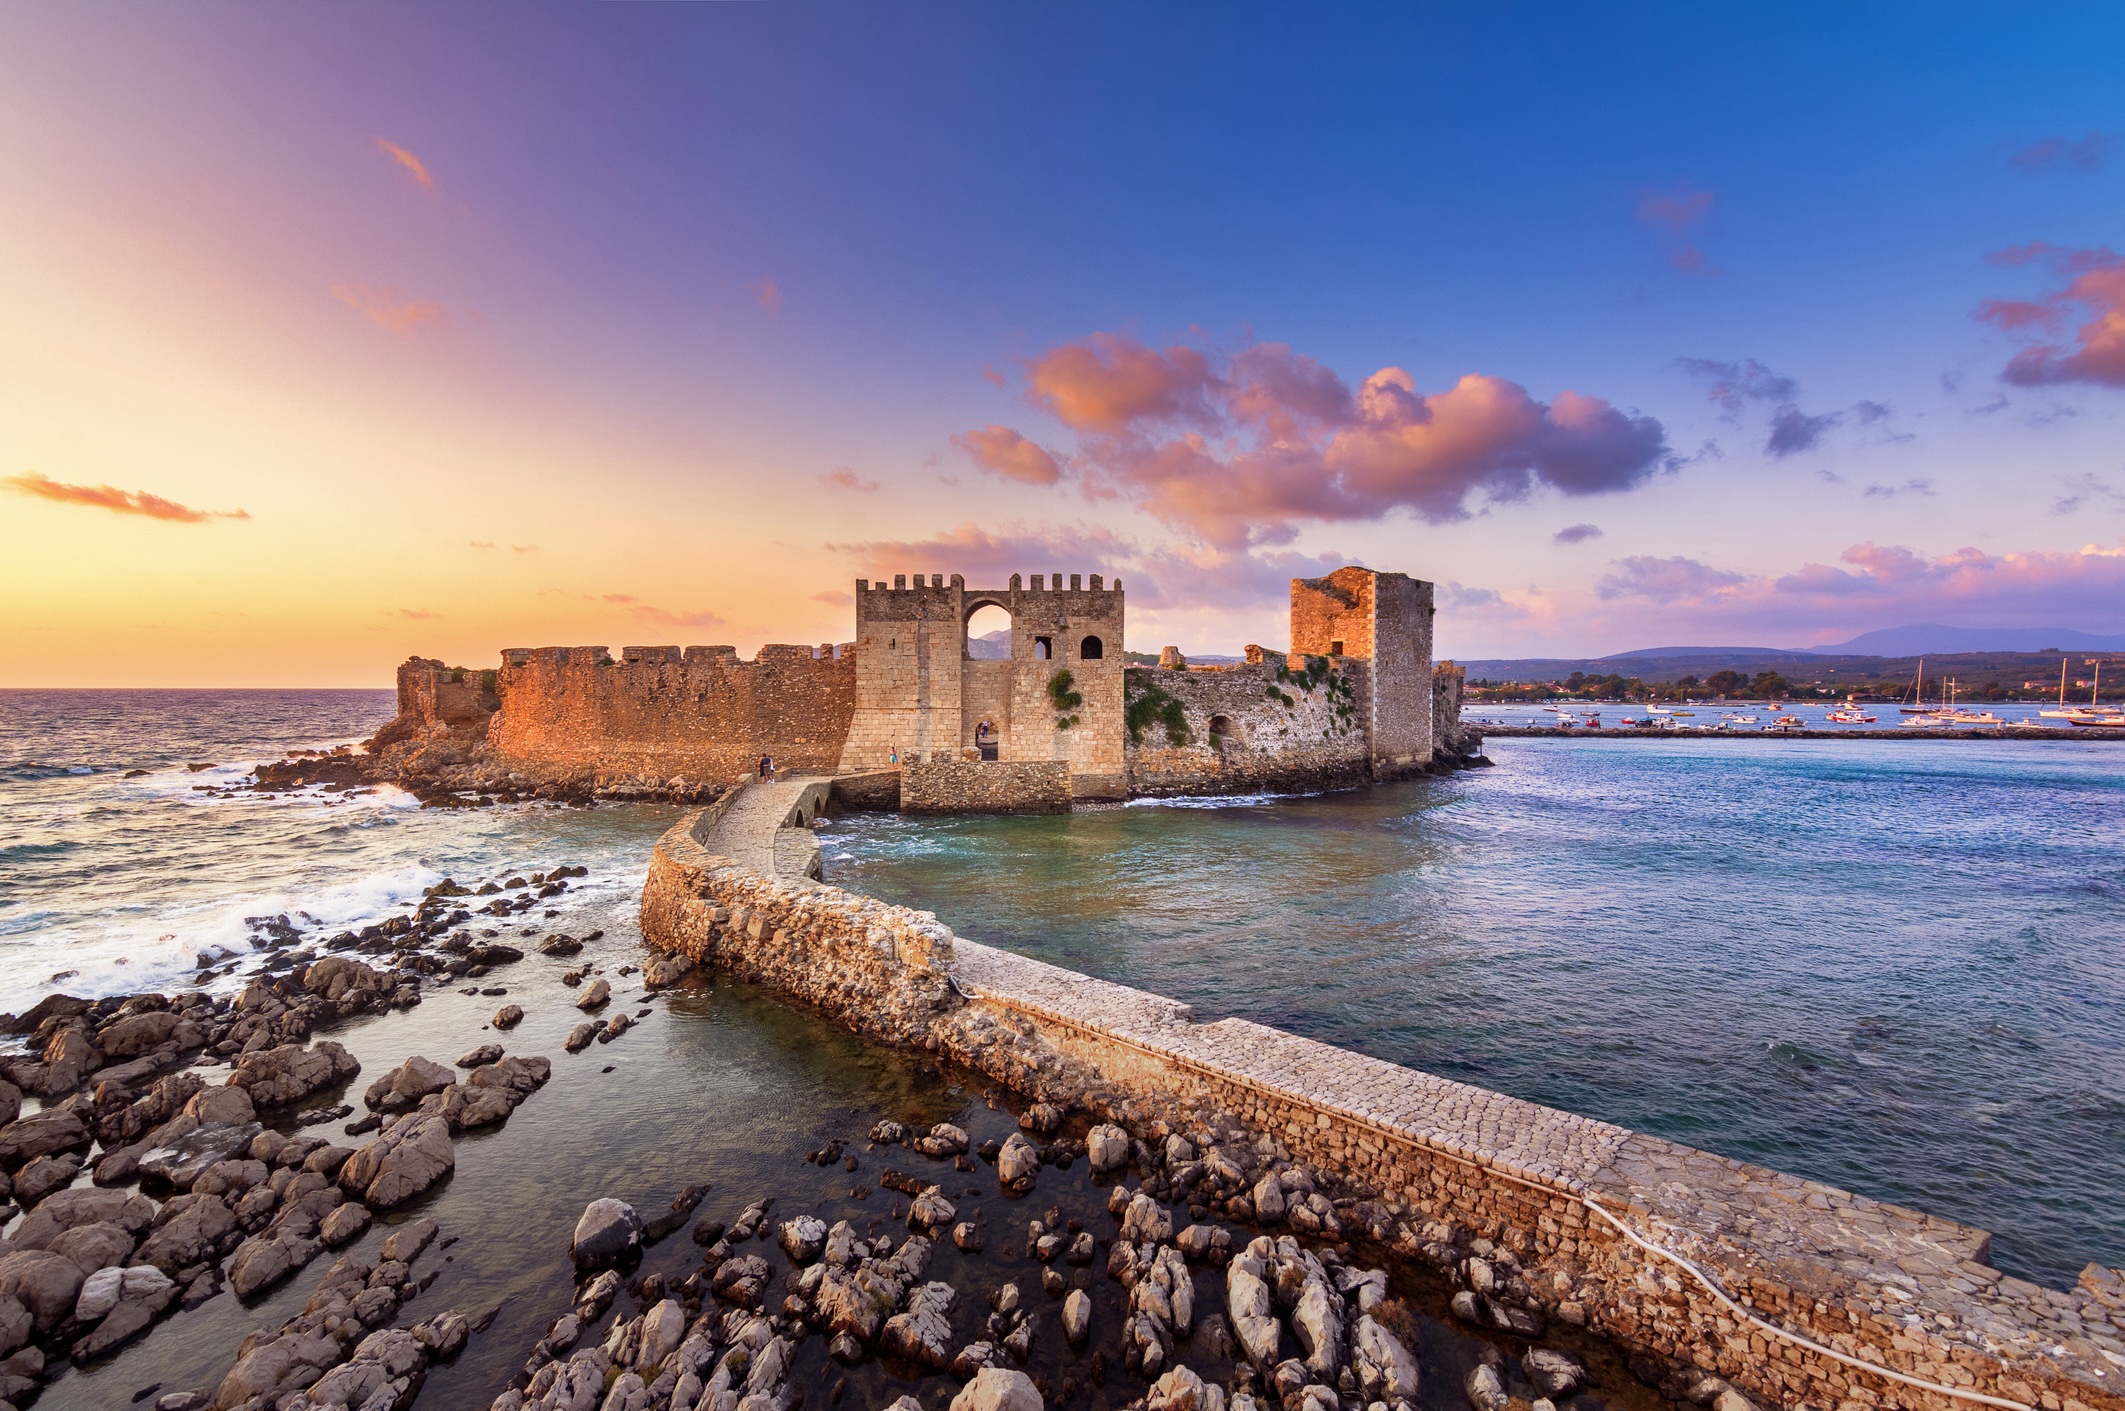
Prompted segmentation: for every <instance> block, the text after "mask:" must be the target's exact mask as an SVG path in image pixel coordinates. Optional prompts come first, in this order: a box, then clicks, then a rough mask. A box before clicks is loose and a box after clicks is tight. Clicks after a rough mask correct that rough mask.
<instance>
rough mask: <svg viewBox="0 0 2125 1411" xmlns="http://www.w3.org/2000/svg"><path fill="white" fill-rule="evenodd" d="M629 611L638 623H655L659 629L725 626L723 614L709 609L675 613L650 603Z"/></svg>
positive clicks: (638, 604)
mask: <svg viewBox="0 0 2125 1411" xmlns="http://www.w3.org/2000/svg"><path fill="white" fill-rule="evenodd" d="M627 611H628V615H629V616H631V617H633V618H635V619H636V620H637V621H641V622H650V623H654V624H656V625H657V626H659V627H721V626H723V625H724V618H723V616H722V614H720V613H715V612H710V611H709V610H708V609H707V608H698V609H696V610H695V611H693V612H673V611H671V610H670V609H668V608H660V607H652V606H651V605H649V604H648V603H637V604H636V605H635V606H633V607H631V608H629V609H628V610H627Z"/></svg>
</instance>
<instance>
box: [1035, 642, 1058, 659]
mask: <svg viewBox="0 0 2125 1411" xmlns="http://www.w3.org/2000/svg"><path fill="white" fill-rule="evenodd" d="M1054 655H1055V645H1054V643H1053V642H1052V641H1051V640H1050V639H1049V638H1046V637H1035V638H1034V639H1033V659H1034V660H1035V661H1047V660H1048V659H1049V658H1051V657H1053V656H1054Z"/></svg>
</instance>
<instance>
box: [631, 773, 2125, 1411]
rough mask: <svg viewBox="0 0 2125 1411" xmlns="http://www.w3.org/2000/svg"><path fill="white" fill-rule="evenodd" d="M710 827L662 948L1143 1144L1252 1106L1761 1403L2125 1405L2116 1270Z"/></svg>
mask: <svg viewBox="0 0 2125 1411" xmlns="http://www.w3.org/2000/svg"><path fill="white" fill-rule="evenodd" d="M701 826H702V825H701V822H700V818H699V816H698V815H696V816H694V817H690V818H689V819H688V820H686V821H684V822H682V823H681V824H680V825H678V826H677V827H675V828H673V829H672V830H671V831H670V832H668V833H667V834H666V835H665V836H664V838H663V839H662V840H661V841H660V842H659V844H658V846H657V849H656V852H655V855H654V857H653V859H652V862H651V866H650V872H649V878H648V882H647V884H646V885H645V887H644V890H643V896H642V931H643V935H644V936H645V938H647V939H648V941H649V943H650V944H651V945H652V946H655V947H659V948H662V949H667V950H675V951H681V952H684V953H686V954H688V955H690V956H693V957H695V958H696V959H699V960H702V961H705V962H709V963H713V964H715V965H718V966H720V967H722V968H724V969H726V970H729V971H732V972H734V973H737V974H740V975H744V976H747V977H749V978H752V979H755V980H758V981H761V982H763V983H766V984H769V985H772V986H774V987H775V988H777V989H779V990H781V991H782V992H784V993H786V994H789V995H792V996H794V997H797V998H799V999H802V1000H804V1001H806V1002H808V1003H810V1004H813V1005H816V1006H818V1007H819V1008H820V1009H822V1010H824V1011H825V1012H827V1013H828V1014H831V1015H833V1016H834V1017H836V1018H837V1019H839V1020H841V1021H842V1022H845V1023H847V1024H849V1025H850V1026H851V1027H853V1028H856V1029H859V1030H862V1031H865V1032H868V1033H872V1034H875V1035H877V1036H879V1037H881V1038H884V1039H887V1040H890V1041H893V1042H896V1043H903V1044H913V1045H919V1046H922V1047H925V1048H929V1049H932V1050H935V1051H939V1052H943V1053H946V1054H949V1055H950V1056H952V1057H953V1058H955V1059H957V1060H959V1061H961V1062H963V1063H966V1064H967V1065H969V1066H971V1067H973V1068H975V1069H977V1070H979V1071H981V1072H983V1073H986V1074H988V1075H989V1076H990V1077H992V1078H994V1079H996V1080H997V1081H1000V1082H1003V1083H1006V1084H1008V1085H1009V1086H1011V1087H1012V1088H1014V1089H1016V1090H1018V1091H1020V1092H1024V1093H1028V1094H1037V1095H1039V1096H1042V1097H1045V1098H1048V1099H1050V1100H1053V1101H1059V1102H1064V1103H1075V1104H1078V1105H1080V1106H1083V1107H1085V1108H1087V1109H1089V1110H1091V1111H1092V1112H1094V1113H1095V1114H1097V1115H1099V1116H1102V1117H1107V1118H1110V1119H1112V1120H1118V1121H1121V1122H1123V1123H1124V1125H1128V1126H1131V1127H1132V1129H1134V1130H1137V1131H1138V1132H1139V1134H1143V1133H1145V1132H1147V1131H1150V1130H1155V1128H1154V1125H1153V1124H1155V1123H1157V1122H1159V1121H1166V1122H1171V1123H1174V1124H1176V1125H1179V1126H1182V1127H1186V1126H1188V1125H1190V1124H1191V1123H1193V1122H1196V1121H1200V1120H1202V1119H1203V1118H1204V1116H1205V1114H1209V1113H1222V1114H1229V1115H1230V1116H1234V1117H1237V1118H1239V1119H1240V1120H1241V1121H1242V1122H1244V1123H1245V1124H1246V1125H1248V1126H1249V1127H1251V1128H1253V1129H1254V1130H1255V1131H1258V1132H1262V1133H1267V1134H1270V1135H1272V1136H1274V1137H1275V1138H1276V1139H1277V1140H1278V1141H1279V1142H1281V1143H1282V1144H1283V1145H1284V1146H1285V1147H1286V1148H1287V1149H1288V1150H1289V1151H1290V1152H1291V1153H1292V1155H1293V1156H1294V1157H1295V1158H1297V1159H1300V1160H1304V1161H1306V1162H1307V1163H1309V1164H1311V1165H1313V1166H1315V1167H1316V1168H1317V1169H1318V1170H1320V1171H1322V1172H1324V1173H1327V1174H1329V1175H1332V1176H1335V1177H1337V1178H1340V1179H1344V1180H1349V1181H1354V1182H1360V1183H1363V1184H1364V1185H1365V1186H1367V1187H1370V1188H1372V1189H1373V1190H1376V1191H1378V1192H1380V1193H1381V1194H1382V1195H1383V1196H1384V1197H1386V1198H1387V1199H1388V1200H1390V1201H1391V1202H1392V1203H1393V1208H1394V1209H1395V1210H1396V1211H1397V1213H1398V1214H1399V1215H1400V1216H1402V1217H1403V1221H1402V1224H1401V1225H1400V1227H1399V1228H1398V1231H1397V1233H1396V1235H1395V1238H1396V1239H1397V1241H1398V1243H1399V1244H1401V1246H1402V1247H1403V1248H1404V1250H1405V1252H1415V1250H1416V1248H1417V1240H1418V1236H1417V1235H1416V1234H1415V1233H1414V1229H1415V1227H1416V1226H1417V1225H1418V1224H1419V1223H1421V1222H1424V1221H1445V1222H1449V1223H1452V1224H1454V1225H1457V1226H1460V1227H1463V1228H1472V1229H1475V1230H1477V1231H1479V1232H1480V1233H1482V1234H1483V1235H1485V1236H1486V1237H1489V1238H1492V1239H1494V1240H1497V1241H1499V1242H1500V1243H1502V1244H1505V1245H1507V1246H1509V1247H1511V1248H1513V1249H1514V1250H1515V1251H1517V1252H1518V1253H1519V1254H1520V1256H1521V1262H1522V1264H1523V1266H1524V1267H1525V1269H1526V1270H1527V1273H1528V1279H1529V1283H1530V1284H1531V1285H1532V1286H1533V1287H1534V1289H1535V1291H1536V1293H1537V1294H1538V1295H1539V1296H1540V1297H1541V1299H1542V1300H1543V1302H1545V1303H1546V1304H1547V1305H1548V1306H1549V1307H1550V1309H1551V1311H1552V1312H1553V1314H1554V1315H1555V1316H1559V1317H1563V1318H1566V1319H1568V1320H1578V1319H1583V1320H1584V1321H1585V1322H1586V1323H1587V1325H1588V1326H1589V1327H1591V1328H1593V1329H1595V1330H1596V1331H1600V1332H1603V1333H1605V1334H1607V1335H1610V1336H1612V1337H1616V1338H1618V1339H1620V1340H1623V1341H1625V1342H1627V1343H1630V1344H1634V1345H1637V1346H1640V1347H1645V1348H1650V1349H1654V1350H1657V1351H1660V1352H1662V1353H1664V1354H1667V1355H1670V1356H1673V1357H1676V1358H1679V1359H1682V1360H1685V1361H1689V1362H1694V1363H1695V1364H1697V1365H1699V1366H1702V1367H1705V1368H1707V1369H1710V1370H1714V1371H1716V1372H1718V1373H1719V1374H1720V1375H1722V1376H1725V1377H1726V1378H1728V1379H1729V1380H1730V1381H1732V1382H1734V1383H1735V1384H1736V1385H1738V1386H1741V1387H1744V1388H1746V1389H1748V1390H1749V1391H1750V1392H1751V1393H1752V1394H1753V1395H1754V1396H1756V1397H1758V1398H1759V1399H1760V1400H1762V1401H1764V1402H1766V1403H1775V1404H1783V1405H1786V1406H1790V1407H1796V1408H1810V1409H1811V1411H1831V1408H1848V1407H1886V1406H1894V1407H1910V1408H1924V1411H1947V1408H1950V1407H1963V1408H1967V1407H1969V1406H1971V1405H1973V1404H1984V1402H1983V1400H1982V1399H1984V1398H1990V1399H1992V1402H1993V1404H2007V1405H2015V1406H2028V1407H2044V1408H2047V1411H2084V1409H2085V1411H2125V1281H2121V1280H2120V1276H2119V1275H2118V1274H2117V1273H2116V1272H2115V1271H2111V1270H2104V1269H2100V1268H2098V1267H2096V1266H2093V1265H2091V1266H2090V1268H2089V1270H2088V1271H2087V1272H2086V1273H2084V1275H2083V1276H2082V1280H2081V1283H2080V1285H2079V1286H2078V1287H2077V1288H2075V1289H2072V1290H2067V1291H2058V1290H2048V1289H2042V1288H2038V1287H2036V1286H2034V1285H2031V1284H2027V1283H2024V1282H2022V1281H2020V1280H2017V1279H2013V1278H2010V1277H2007V1276H2004V1275H2002V1274H2000V1273H1999V1272H1998V1271H1997V1270H1995V1269H1991V1268H1989V1267H1988V1266H1986V1265H1985V1264H1984V1262H1983V1260H1984V1257H1985V1253H1986V1249H1987V1246H1988V1243H1989V1238H1990V1237H1989V1236H1987V1235H1986V1234H1985V1233H1984V1232H1983V1231H1980V1230H1975V1229H1971V1228H1969V1227H1967V1226H1963V1225H1959V1224H1956V1223H1954V1222H1952V1221H1947V1220H1941V1219H1937V1218H1934V1217H1931V1216H1927V1215H1923V1214H1920V1213H1918V1212H1915V1211H1910V1210H1905V1209H1902V1208H1900V1207H1897V1206H1893V1205H1887V1204H1883V1203H1880V1202H1876V1201H1870V1200H1868V1199H1866V1198H1864V1197H1861V1196H1855V1195H1851V1194H1849V1193H1847V1192H1843V1191H1839V1190H1836V1189H1834V1188H1832V1187H1828V1186H1824V1185H1821V1184H1819V1183H1816V1182H1811V1181H1802V1180H1799V1179H1796V1178H1794V1177H1791V1176H1786V1175H1782V1174H1780V1173H1778V1172H1774V1171H1769V1170H1765V1169H1763V1168H1761V1167H1755V1166H1750V1165H1747V1164H1746V1163H1743V1162H1738V1161H1731V1160H1727V1159H1725V1158H1722V1157H1717V1156H1713V1155H1710V1154H1709V1153H1705V1152H1701V1151H1696V1150H1693V1149H1691V1148H1688V1147H1683V1146H1679V1145H1677V1144H1675V1143H1672V1142H1667V1141H1663V1140H1660V1139H1658V1138H1654V1137H1648V1136H1645V1135H1643V1134H1640V1133H1634V1132H1630V1131H1627V1130H1625V1129H1623V1128H1620V1127H1615V1126H1612V1125H1610V1124H1607V1123H1603V1122H1597V1121H1593V1120H1591V1119H1587V1118H1583V1117H1577V1116H1574V1115H1572V1114H1570V1113H1565V1112H1559V1111H1555V1110H1553V1109H1549V1108H1544V1107H1540V1106H1537V1105H1536V1104H1533V1103H1527V1102H1522V1101H1519V1100H1517V1099H1514V1098H1509V1097H1505V1096H1503V1095H1501V1094H1498V1093H1492V1092H1487V1091H1485V1090H1483V1089H1480V1088H1474V1087H1470V1086H1468V1085H1466V1084H1461V1083H1455V1082H1450V1081H1448V1080H1446V1079H1443V1078H1438V1077H1435V1076H1432V1075H1430V1074H1426V1073H1421V1072H1416V1071H1413V1070H1410V1069H1407V1068H1401V1067H1398V1066H1396V1065H1394V1064H1389V1063H1384V1062H1381V1061H1379V1060H1377V1059H1372V1058H1367V1057H1364V1056H1363V1055H1359V1054H1354V1053H1349V1052H1345V1051H1343V1050H1339V1049H1336V1048H1333V1047H1330V1046H1328V1045H1325V1044H1320V1043H1316V1042H1314V1041H1312V1040H1308V1039H1303V1038H1299V1037H1297V1036H1295V1035H1291V1034H1286V1033H1282V1032H1280V1031H1277V1030H1274V1029H1269V1028H1265V1027H1263V1026H1261V1025H1257V1024H1253V1023H1249V1022H1247V1021H1245V1020H1238V1019H1224V1020H1219V1021H1217V1022H1215V1023H1209V1024H1202V1023H1197V1022H1195V1019H1194V1016H1193V1014H1192V1013H1191V1012H1190V1011H1189V1010H1188V1009H1187V1007H1185V1006H1183V1005H1179V1004H1176V1003H1174V1002H1173V1001H1171V1000H1167V999H1163V998H1161V997H1159V996H1156V995H1151V994H1146V993H1144V992H1142V991H1139V990H1133V989H1129V988H1127V987H1124V986H1120V985H1113V984H1108V983H1106V982H1104V981H1100V980H1094V979H1090V978H1088V977H1086V976H1082V975H1076V974H1073V973H1071V972H1068V971H1065V970H1061V969H1058V968H1056V967H1054V966H1049V965H1045V964H1042V963H1041V962H1038V961H1034V960H1030V959H1027V958H1025V957H1022V956H1017V955H1013V954H1010V953H1008V952H1005V951H999V950H996V949H993V948H991V947H987V946H982V945H978V944H975V943H973V942H970V941H968V940H966V939H965V938H963V937H955V936H953V934H952V933H951V931H950V930H949V929H948V928H947V927H945V926H944V925H943V924H942V923H940V922H939V921H938V920H937V918H936V917H935V916H933V915H931V914H929V913H927V912H920V911H912V910H909V909H907V908H903V907H895V906H889V905H886V904H884V903H881V902H878V901H875V900H872V899H870V898H865V897H861V896H857V895H853V894H851V893H848V892H845V891H841V890H839V889H836V888H833V887H827V886H823V885H820V884H818V883H816V882H814V881H811V880H809V879H808V878H805V877H803V876H802V875H799V874H797V873H794V872H792V871H790V870H789V869H788V868H783V869H781V870H780V871H779V872H777V871H774V870H770V871H755V870H751V869H747V868H744V867H741V866H739V865H737V864H736V863H735V862H733V861H732V860H730V859H729V858H726V857H721V856H717V855H714V854H711V853H710V852H708V851H707V850H706V849H705V848H704V847H703V846H702V844H701V841H700V837H701V833H700V832H699V830H700V828H701ZM789 831H792V832H797V831H802V830H796V829H792V830H789ZM776 856H778V857H779V856H780V854H779V853H778V854H776ZM1600 1212H1606V1213H1600ZM1619 1224H1620V1225H1622V1226H1626V1227H1628V1228H1629V1229H1631V1230H1632V1231H1634V1232H1635V1233H1636V1234H1637V1236H1638V1237H1640V1238H1642V1239H1644V1240H1646V1241H1648V1242H1650V1243H1651V1244H1652V1245H1654V1246H1656V1247H1658V1248H1659V1249H1661V1250H1664V1251H1669V1252H1671V1253H1672V1254H1674V1255H1679V1256H1681V1257H1682V1258H1686V1259H1688V1260H1689V1261H1691V1262H1692V1263H1693V1264H1694V1265H1696V1266H1697V1267H1698V1268H1699V1269H1702V1270H1703V1271H1704V1272H1705V1274H1706V1275H1707V1276H1708V1277H1709V1278H1710V1279H1711V1280H1713V1281H1715V1282H1716V1283H1717V1285H1718V1286H1719V1287H1721V1288H1723V1289H1725V1290H1726V1291H1727V1292H1728V1293H1730V1294H1731V1295H1732V1296H1733V1297H1734V1298H1736V1299H1738V1300H1739V1301H1740V1302H1741V1304H1742V1305H1743V1306H1744V1307H1746V1308H1748V1309H1750V1310H1753V1312H1754V1313H1755V1314H1756V1315H1757V1316H1758V1317H1761V1318H1763V1319H1765V1320H1768V1322H1769V1323H1770V1324H1771V1325H1773V1326H1774V1327H1776V1328H1779V1329H1783V1330H1786V1331H1787V1332H1789V1333H1792V1334H1797V1335H1799V1336H1800V1337H1802V1338H1806V1339H1809V1340H1812V1341H1814V1342H1816V1343H1819V1344H1822V1345H1824V1346H1827V1347H1828V1348H1830V1349H1834V1350H1835V1351H1836V1352H1839V1353H1842V1354H1844V1355H1845V1356H1846V1357H1849V1358H1853V1359H1857V1360H1858V1361H1860V1362H1862V1363H1865V1364H1871V1365H1873V1366H1876V1367H1883V1368H1887V1369H1890V1370H1892V1371H1894V1372H1897V1373H1900V1374H1902V1375H1905V1376H1908V1377H1911V1378H1915V1379H1917V1380H1918V1381H1921V1382H1926V1383H1935V1384H1940V1385H1944V1386H1948V1387H1954V1388H1959V1389H1962V1390H1963V1391H1964V1392H1965V1394H1966V1395H1967V1396H1968V1397H1972V1398H1979V1399H1980V1400H1971V1399H1963V1398H1959V1397H1954V1396H1949V1395H1946V1394H1944V1393H1942V1392H1939V1391H1929V1390H1924V1389H1921V1388H1920V1387H1917V1386H1913V1385H1910V1384H1907V1383H1904V1382H1899V1381H1896V1380H1893V1379H1891V1378H1889V1377H1887V1376H1884V1375H1883V1374H1882V1373H1880V1372H1878V1371H1869V1370H1861V1369H1856V1368H1854V1367H1853V1366H1851V1365H1848V1363H1846V1362H1844V1361H1840V1360H1839V1359H1838V1358H1837V1357H1833V1356H1831V1355H1828V1354H1826V1353H1825V1352H1823V1351H1819V1350H1815V1349H1813V1348H1810V1347H1808V1346H1806V1345H1803V1344H1802V1343H1800V1342H1797V1341H1794V1340H1793V1339H1792V1338H1790V1337H1786V1336H1780V1335H1777V1334H1774V1333H1771V1332H1766V1331H1765V1330H1764V1328H1762V1327H1760V1326H1757V1325H1755V1324H1753V1323H1751V1322H1749V1321H1745V1320H1744V1319H1743V1318H1741V1317H1738V1316H1736V1315H1735V1313H1734V1312H1733V1311H1732V1310H1731V1309H1729V1308H1728V1307H1727V1306H1726V1305H1725V1304H1723V1303H1722V1302H1721V1301H1720V1300H1719V1299H1718V1298H1717V1297H1716V1296H1714V1295H1713V1294H1712V1293H1711V1292H1710V1291H1709V1290H1708V1289H1707V1288H1706V1287H1705V1286H1704V1285H1703V1284H1701V1283H1699V1282H1698V1280H1697V1279H1696V1278H1695V1277H1694V1276H1693V1275H1692V1274H1691V1273H1690V1272H1688V1271H1687V1270H1686V1269H1685V1268H1684V1267H1683V1266H1682V1265H1680V1264H1679V1263H1677V1262H1675V1261H1674V1259H1672V1258H1670V1257H1668V1255H1666V1254H1654V1253H1649V1252H1647V1251H1646V1250H1644V1249H1642V1248H1641V1247H1639V1246H1638V1245H1637V1244H1635V1243H1633V1242H1632V1241H1631V1240H1630V1239H1628V1238H1626V1237H1625V1235H1624V1234H1622V1233H1621V1231H1620V1229H1619V1228H1618V1226H1619Z"/></svg>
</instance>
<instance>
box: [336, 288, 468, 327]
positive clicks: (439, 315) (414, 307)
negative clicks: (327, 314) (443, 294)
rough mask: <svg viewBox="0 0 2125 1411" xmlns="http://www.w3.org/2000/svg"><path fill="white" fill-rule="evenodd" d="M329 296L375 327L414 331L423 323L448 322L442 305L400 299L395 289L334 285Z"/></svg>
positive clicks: (422, 300)
mask: <svg viewBox="0 0 2125 1411" xmlns="http://www.w3.org/2000/svg"><path fill="white" fill-rule="evenodd" d="M332 297H333V298H335V299H337V300H339V301H340V302H341V303H342V304H345V305H346V306H347V307H348V308H350V309H353V310H355V311H356V312H358V313H360V314H361V315H362V316H363V317H365V318H367V319H368V320H369V321H370V322H371V323H373V324H375V325H376V326H377V327H378V328H384V329H389V330H390V331H391V332H393V333H415V332H418V331H419V330H420V329H421V328H422V326H424V325H426V324H431V323H435V324H441V323H448V322H449V320H448V319H447V318H445V317H444V316H443V308H442V305H440V304H437V303H435V302H433V301H432V300H428V299H413V300H401V299H400V297H399V294H398V291H396V290H392V289H372V288H370V287H369V286H368V285H366V284H335V285H333V286H332Z"/></svg>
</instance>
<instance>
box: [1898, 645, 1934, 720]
mask: <svg viewBox="0 0 2125 1411" xmlns="http://www.w3.org/2000/svg"><path fill="white" fill-rule="evenodd" d="M1937 709H1938V707H1937V706H1929V705H1927V704H1926V659H1925V658H1924V657H1920V658H1919V659H1918V680H1917V682H1916V683H1915V684H1914V685H1913V686H1912V688H1911V704H1909V705H1900V706H1898V707H1897V708H1896V710H1897V713H1898V714H1899V715H1931V714H1933V713H1934V711H1935V710H1937Z"/></svg>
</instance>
